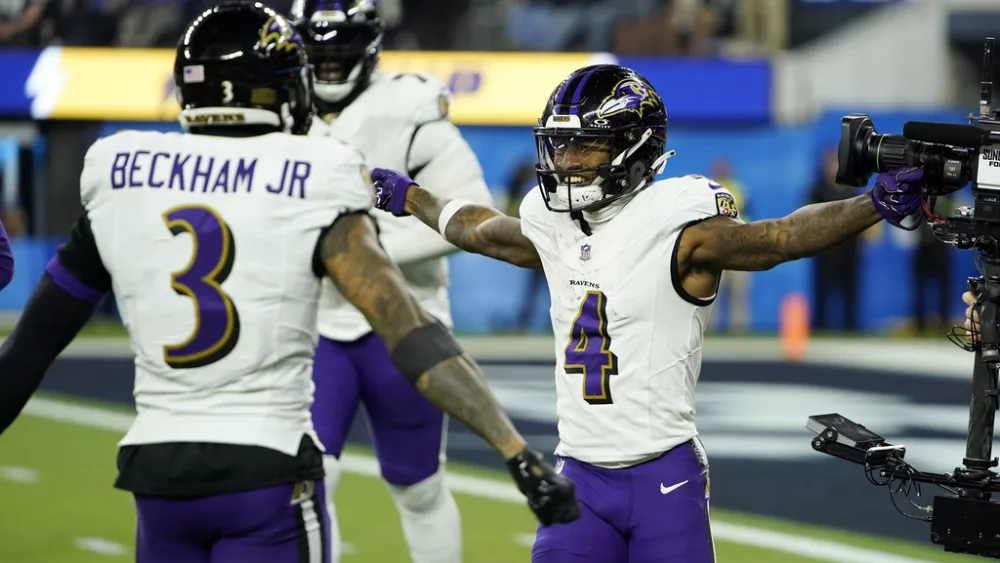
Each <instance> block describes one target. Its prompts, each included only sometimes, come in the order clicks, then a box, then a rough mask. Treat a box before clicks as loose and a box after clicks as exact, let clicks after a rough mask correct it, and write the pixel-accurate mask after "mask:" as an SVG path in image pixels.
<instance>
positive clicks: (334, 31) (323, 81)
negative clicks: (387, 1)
mask: <svg viewBox="0 0 1000 563" xmlns="http://www.w3.org/2000/svg"><path fill="white" fill-rule="evenodd" d="M306 25H307V27H306V28H305V29H302V33H303V36H304V38H305V41H306V52H307V53H308V55H309V61H310V63H312V65H313V87H314V91H315V94H316V97H317V98H319V99H320V100H322V101H324V102H329V103H336V102H339V101H341V100H343V99H344V98H347V97H348V96H350V95H351V93H353V92H354V91H355V90H356V89H357V88H358V87H359V85H361V84H362V83H364V82H366V81H367V79H368V77H369V76H370V75H371V72H372V71H373V70H374V67H375V62H376V61H377V57H378V54H379V52H380V51H381V48H382V28H381V25H380V24H379V23H378V22H377V21H375V22H358V23H354V22H352V23H348V22H345V21H344V16H343V13H342V12H316V13H314V14H313V15H312V16H311V17H310V18H309V21H308V22H307V24H306Z"/></svg>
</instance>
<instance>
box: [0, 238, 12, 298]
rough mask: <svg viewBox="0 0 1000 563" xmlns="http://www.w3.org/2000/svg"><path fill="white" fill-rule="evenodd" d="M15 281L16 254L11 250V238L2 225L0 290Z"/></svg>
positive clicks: (0, 239)
mask: <svg viewBox="0 0 1000 563" xmlns="http://www.w3.org/2000/svg"><path fill="white" fill-rule="evenodd" d="M12 279H14V253H13V252H12V251H11V249H10V238H8V237H7V231H6V230H5V229H4V228H3V223H0V289H3V288H5V287H7V284H9V283H10V280H12Z"/></svg>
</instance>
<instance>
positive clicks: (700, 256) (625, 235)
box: [372, 65, 922, 563]
mask: <svg viewBox="0 0 1000 563" xmlns="http://www.w3.org/2000/svg"><path fill="white" fill-rule="evenodd" d="M539 123H540V125H539V127H536V128H535V132H534V135H535V141H536V144H537V147H538V165H537V175H538V183H539V188H538V189H537V190H535V191H533V192H532V193H531V194H529V195H528V196H527V197H526V198H525V199H524V200H523V202H522V203H521V208H520V219H515V218H511V217H508V216H505V215H503V214H501V213H499V212H498V211H496V210H494V209H490V208H488V207H483V206H480V205H476V204H474V203H473V202H469V201H463V200H460V199H451V200H448V199H445V198H441V197H438V196H436V195H434V194H433V193H431V192H430V191H428V190H425V189H423V188H421V187H419V186H417V185H416V184H415V183H414V181H413V180H412V179H410V178H408V177H406V176H405V175H403V174H401V173H398V172H393V171H390V170H381V169H377V170H373V172H372V178H373V179H374V180H375V185H376V188H377V190H378V191H377V193H378V202H377V204H376V205H377V206H378V207H379V208H381V209H385V210H388V211H391V212H392V214H393V215H397V216H406V215H408V214H412V215H414V216H416V217H418V218H419V219H420V220H421V221H423V222H424V223H426V224H427V225H428V226H430V227H432V228H437V229H438V230H439V232H440V233H441V234H442V235H444V237H445V238H446V239H447V240H448V241H449V242H451V243H452V244H454V245H455V246H458V247H459V248H461V249H463V250H466V251H469V252H475V253H478V254H483V255H486V256H492V257H494V258H497V259H500V260H504V261H507V262H510V263H512V264H516V265H519V266H524V267H529V268H542V269H543V270H544V272H545V276H546V279H547V281H548V284H549V291H550V293H551V296H552V307H551V315H552V328H553V331H554V333H555V335H556V346H555V352H556V389H557V393H558V399H557V412H558V418H559V440H560V441H559V446H558V448H557V450H556V454H557V456H558V462H557V465H556V467H557V468H558V469H560V470H561V473H562V474H563V475H566V476H568V477H570V478H571V479H573V481H574V482H575V483H576V487H577V492H578V495H579V498H580V505H581V512H582V515H581V517H580V519H579V520H577V521H575V522H573V523H571V524H567V525H562V526H553V527H548V528H540V529H539V531H538V535H537V537H536V540H535V544H534V548H533V554H532V561H534V562H536V563H537V562H546V563H570V562H574V563H577V562H581V561H592V562H595V563H597V562H599V563H646V562H654V561H684V562H685V563H707V562H709V561H713V560H714V553H713V551H714V548H713V543H712V536H711V531H710V526H709V520H708V500H709V486H708V483H709V478H708V461H707V459H706V456H705V451H704V449H703V448H702V445H701V443H700V441H699V439H698V438H697V435H698V432H697V430H696V427H695V422H694V405H695V400H694V397H695V384H696V383H697V381H698V376H699V373H700V370H701V357H702V343H703V336H704V331H705V326H706V325H707V323H708V315H709V310H710V308H711V306H712V302H713V300H714V298H715V294H716V291H717V288H718V285H719V279H720V276H722V275H724V274H723V272H724V271H725V270H766V269H769V268H773V267H775V266H777V265H779V264H781V263H783V262H788V261H791V260H797V259H799V258H804V257H807V256H813V255H815V254H818V253H820V252H823V251H824V250H826V249H828V248H831V247H833V246H834V245H836V244H838V243H840V242H843V241H845V240H847V239H849V238H851V237H853V236H856V235H858V234H859V233H861V232H862V231H864V230H865V229H867V228H869V227H871V226H872V225H874V224H876V223H877V222H879V221H880V220H882V219H883V218H885V219H886V220H888V221H889V222H891V223H895V224H898V223H899V222H900V221H902V220H904V219H905V218H907V217H908V216H910V215H912V214H913V213H915V212H918V211H919V209H920V184H921V181H922V172H921V171H920V170H919V169H907V170H901V171H896V172H892V173H885V174H881V175H880V176H879V177H878V179H877V182H876V184H875V188H874V190H873V191H872V192H871V193H868V194H865V195H860V196H857V197H854V198H852V199H848V200H843V201H837V202H831V203H824V204H818V205H810V206H807V207H803V208H801V209H799V210H798V211H796V212H794V213H792V214H791V215H789V216H787V217H784V218H781V219H768V220H762V221H754V222H751V223H745V222H743V221H741V220H740V215H739V210H738V209H737V207H736V202H735V200H734V198H733V196H732V194H730V193H729V192H728V191H727V190H726V189H725V188H724V187H723V186H721V185H719V184H717V183H715V182H713V181H712V180H710V179H708V178H704V177H701V176H682V177H677V178H669V179H664V180H660V181H656V180H655V177H656V176H657V174H659V173H660V172H662V170H663V168H664V165H665V163H666V159H667V158H668V156H669V155H671V154H672V151H671V152H670V153H665V152H664V151H665V147H666V139H667V112H666V109H665V108H664V105H663V102H662V101H661V99H660V97H659V95H657V93H656V91H655V90H654V89H653V87H652V86H651V85H650V84H649V82H647V81H646V79H644V78H643V77H642V76H640V75H638V74H637V73H635V72H633V71H631V70H629V69H627V68H623V67H620V66H615V65H597V66H589V67H586V68H582V69H580V70H577V71H576V72H574V73H572V74H571V75H570V76H569V77H568V78H567V79H566V80H564V81H563V82H562V83H561V84H559V86H558V87H557V88H556V89H555V91H554V92H553V93H552V95H551V97H550V98H549V101H548V104H547V106H546V107H545V111H544V113H543V115H542V117H541V120H540V122H539Z"/></svg>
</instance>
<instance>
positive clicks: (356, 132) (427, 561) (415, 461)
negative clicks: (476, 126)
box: [291, 0, 492, 563]
mask: <svg viewBox="0 0 1000 563" xmlns="http://www.w3.org/2000/svg"><path fill="white" fill-rule="evenodd" d="M291 20H292V21H293V22H294V24H295V25H296V27H297V28H298V29H299V33H300V34H301V35H302V37H303V40H304V41H305V43H306V48H307V50H308V51H309V60H310V62H311V63H312V64H313V80H314V81H313V91H314V93H315V101H314V103H315V104H316V109H317V116H316V118H315V120H314V123H313V126H312V129H310V131H309V134H310V135H315V136H317V137H323V136H332V137H334V138H337V139H340V140H343V141H345V142H349V143H351V144H352V145H354V146H356V147H358V148H359V149H360V150H361V152H362V153H364V155H365V161H366V163H367V164H368V165H369V166H371V167H375V166H381V167H386V168H394V169H399V170H406V171H407V173H408V174H409V175H410V176H411V177H414V178H417V179H419V180H420V181H421V182H425V183H427V184H428V185H429V186H432V189H434V190H437V191H436V192H435V193H436V194H438V195H439V196H441V197H444V198H448V199H451V198H462V199H468V200H471V201H474V202H475V203H476V204H478V205H483V206H489V205H491V203H492V200H491V198H490V192H489V188H487V186H486V183H485V181H484V180H483V174H482V169H481V168H480V166H479V161H478V160H477V159H476V155H475V154H474V153H473V152H472V149H470V148H469V145H468V144H467V143H466V142H465V140H464V139H462V135H461V133H459V131H458V128H457V127H455V126H454V125H453V124H452V123H451V122H450V121H449V119H448V106H449V103H450V100H451V93H450V92H449V91H448V90H447V89H446V88H444V87H443V86H442V85H441V84H440V83H439V82H438V81H436V80H435V79H433V78H431V77H429V76H425V75H418V74H381V73H377V72H375V67H376V65H377V64H378V59H379V53H380V52H381V50H382V35H383V31H384V26H383V22H382V19H381V18H380V16H379V12H378V10H377V9H376V8H375V5H374V3H373V2H371V1H370V0H361V1H357V0H344V1H333V0H299V1H297V2H296V3H295V4H294V5H293V7H292V13H291ZM376 220H377V224H378V230H379V240H380V241H381V243H382V246H383V248H384V249H385V252H386V254H387V255H388V256H389V258H390V259H392V260H393V261H394V262H395V263H396V264H397V265H398V266H399V267H400V270H401V271H402V272H403V275H404V276H405V278H406V282H407V284H408V285H409V286H410V290H411V291H412V292H413V294H414V296H415V297H416V298H417V301H419V302H420V305H421V306H422V307H423V308H424V309H426V310H427V312H428V313H430V314H431V315H432V316H433V317H435V318H436V319H437V320H438V321H440V322H441V323H442V324H443V325H445V326H447V327H449V328H450V327H451V326H452V323H451V308H450V305H449V300H448V263H447V260H446V259H445V255H446V254H449V253H451V252H454V251H456V250H458V249H457V248H455V247H454V246H452V245H451V244H449V243H448V242H447V241H446V240H444V239H443V238H441V236H440V235H439V234H438V233H437V232H436V231H435V230H433V229H430V228H428V227H427V226H425V225H424V224H423V223H421V222H420V221H419V220H417V219H416V218H414V217H403V218H398V217H393V216H391V215H387V214H384V213H379V214H377V215H376ZM320 303H321V306H320V312H319V333H320V336H321V338H320V341H319V346H318V347H317V349H316V362H315V364H314V366H313V380H314V381H315V384H316V401H315V403H313V423H314V424H315V426H316V432H317V434H318V435H319V438H320V441H321V442H322V443H323V445H324V446H325V448H326V456H324V467H325V469H326V485H327V487H326V494H327V497H328V498H327V500H328V503H329V507H330V509H329V512H330V515H331V518H332V519H333V525H332V526H331V528H332V533H331V537H330V541H331V550H332V553H333V560H334V561H338V560H339V558H340V551H341V550H340V543H341V542H340V534H339V526H338V525H337V521H336V512H335V509H334V503H333V500H334V493H335V491H336V489H337V484H338V482H339V481H340V462H339V458H340V456H341V452H342V451H343V449H344V442H345V441H346V440H347V435H348V431H349V430H350V428H351V423H352V422H353V420H354V418H355V413H356V412H357V409H358V404H359V403H360V404H363V405H364V407H365V412H366V414H367V418H368V428H369V433H370V434H371V437H372V442H373V444H374V446H375V454H376V456H377V457H378V460H379V465H380V467H381V472H382V477H383V478H384V479H385V480H386V482H387V483H388V489H389V492H390V494H391V496H392V498H393V500H394V501H395V503H396V506H397V508H398V509H399V514H400V519H401V520H402V527H403V534H404V536H405V538H406V542H407V544H408V545H409V548H410V555H411V557H412V559H413V561H414V563H457V562H458V561H461V556H462V530H461V519H460V517H459V513H458V506H457V505H456V504H455V499H454V498H453V497H452V495H451V492H450V491H448V489H447V488H446V486H445V483H444V480H443V477H444V470H443V462H444V454H445V437H446V435H447V425H446V421H445V417H444V415H443V414H442V413H441V411H440V410H438V409H436V408H434V405H432V404H431V403H430V402H429V401H427V400H426V399H425V398H424V397H421V396H420V394H419V393H418V392H417V391H416V390H415V389H414V388H413V386H412V385H409V384H407V383H406V381H405V380H404V379H403V378H402V377H401V376H400V374H399V370H398V369H397V368H396V366H395V365H394V364H393V362H392V359H391V356H390V354H389V349H388V348H387V347H386V344H385V341H384V340H383V339H382V338H380V337H379V336H378V335H377V334H375V333H374V332H373V331H372V326H371V324H370V323H368V322H367V321H366V320H365V316H364V315H363V314H362V313H361V312H360V311H359V310H358V309H357V308H355V307H354V306H352V305H351V303H350V301H349V300H348V299H345V297H344V296H343V295H341V294H340V293H339V292H338V291H337V289H336V288H335V287H334V285H333V284H332V283H330V282H324V284H323V293H322V297H321V301H320Z"/></svg>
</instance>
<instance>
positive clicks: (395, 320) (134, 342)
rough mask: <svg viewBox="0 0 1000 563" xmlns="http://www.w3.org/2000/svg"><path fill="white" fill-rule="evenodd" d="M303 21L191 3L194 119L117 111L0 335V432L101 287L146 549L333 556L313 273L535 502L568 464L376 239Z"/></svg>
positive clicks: (363, 183)
mask: <svg viewBox="0 0 1000 563" xmlns="http://www.w3.org/2000/svg"><path fill="white" fill-rule="evenodd" d="M310 76H311V71H310V68H309V65H308V62H307V58H306V55H305V49H304V47H303V45H302V42H301V38H300V37H299V35H298V34H297V33H296V32H295V31H294V29H293V28H292V26H291V24H289V23H288V22H287V21H286V20H285V19H284V18H283V17H282V16H280V15H278V14H276V13H275V12H274V11H272V10H271V9H269V8H266V7H264V6H263V5H262V4H260V3H227V4H223V5H221V6H217V7H214V8H211V9H209V10H207V11H206V12H204V13H202V14H201V15H200V16H199V17H198V18H197V19H196V20H195V21H194V22H193V23H192V24H191V25H190V26H189V27H188V28H187V30H186V31H185V33H184V35H183V36H182V38H181V41H180V43H179V45H178V49H177V58H176V62H175V65H174V79H175V81H176V83H177V89H178V92H179V101H180V104H181V107H182V111H181V115H180V120H181V124H182V125H183V127H184V129H185V130H187V132H188V133H190V134H175V133H157V132H121V133H119V134H116V135H113V136H111V137H107V138H105V139H101V140H98V141H97V142H96V143H95V144H94V145H93V146H92V147H91V148H90V150H89V151H88V153H87V155H86V158H85V162H84V170H83V172H82V174H81V180H80V184H81V185H80V193H81V199H82V201H83V204H84V208H85V213H84V214H83V216H82V217H81V218H80V220H79V221H78V222H77V224H76V226H75V227H74V229H73V231H72V234H71V236H70V238H69V241H68V242H67V243H66V244H65V245H63V246H62V247H61V248H60V249H59V252H58V255H57V256H56V257H55V258H54V259H53V260H52V261H51V262H50V263H49V264H48V267H47V268H46V274H45V276H44V277H43V278H42V280H41V281H40V282H39V284H38V286H37V287H36V289H35V292H34V294H33V296H32V297H31V299H30V301H29V302H28V304H27V306H26V308H25V310H24V313H23V315H22V316H21V318H20V320H19V322H18V324H17V327H16V328H15V330H14V332H13V333H12V334H11V336H10V337H9V338H8V339H7V340H6V341H4V343H3V345H2V347H0V432H2V431H3V430H4V429H6V428H7V427H8V426H9V425H10V423H11V422H12V421H13V419H14V418H15V417H16V415H17V414H18V413H19V412H20V410H21V409H22V408H23V407H24V404H25V403H26V402H27V400H28V398H29V396H30V395H31V393H32V392H33V391H34V389H35V388H36V387H37V386H38V384H39V382H40V380H41V378H42V376H43V374H44V373H45V371H46V369H47V368H48V367H49V365H50V364H51V362H52V361H53V360H54V359H55V357H56V356H57V355H58V354H59V352H60V351H61V350H62V349H63V348H64V347H65V346H66V345H67V344H68V343H69V342H70V341H71V340H72V339H73V337H74V336H75V335H76V333H77V332H78V330H79V329H80V328H81V327H82V326H83V325H84V324H85V323H86V321H87V319H88V317H89V316H90V313H91V312H92V311H93V308H94V304H95V302H96V301H97V300H98V299H99V298H100V297H101V296H102V295H103V294H105V293H106V292H108V291H111V290H113V291H114V293H115V296H116V297H117V299H118V304H119V306H120V307H121V312H122V317H123V320H124V323H125V326H126V328H127V329H128V331H129V336H130V344H131V347H132V350H133V352H134V353H135V357H136V360H135V367H136V374H135V391H134V393H135V401H136V409H137V411H138V412H137V416H136V418H135V421H134V423H133V425H132V427H131V428H130V430H129V432H128V433H127V435H126V436H125V437H124V438H123V439H122V441H121V442H120V446H121V448H120V450H119V456H118V468H119V474H118V478H117V480H116V483H115V484H116V486H117V487H118V488H120V489H124V490H127V491H131V492H132V493H133V494H134V496H135V502H136V509H137V512H138V529H137V540H136V552H137V560H138V561H139V562H140V563H155V562H161V561H162V562H178V561H183V562H186V563H196V562H213V563H214V562H240V563H254V562H264V561H267V562H287V563H293V562H295V563H298V562H304V561H315V562H319V561H329V555H328V553H327V542H326V539H325V537H324V535H326V534H327V533H328V532H329V520H328V517H327V515H326V514H325V502H324V501H323V499H324V497H325V493H324V491H323V486H324V485H323V480H322V479H323V464H322V457H321V449H322V447H321V445H319V442H318V440H317V438H316V436H315V433H314V431H313V426H312V422H311V415H310V410H309V409H310V405H311V402H312V398H313V384H312V379H311V372H312V362H313V351H314V348H315V344H316V309H317V305H318V300H319V290H320V283H319V282H320V277H321V276H322V275H327V276H329V277H330V278H331V279H332V280H333V282H334V283H335V284H336V286H337V288H338V290H339V291H340V293H341V294H342V295H344V297H345V298H346V299H347V300H348V301H350V303H351V304H352V305H354V306H355V307H357V308H358V309H359V310H361V311H362V312H363V313H364V315H365V317H366V319H367V320H368V322H370V323H371V324H372V326H373V327H374V330H375V331H376V332H377V333H378V334H379V336H381V337H382V338H383V339H385V341H386V344H387V347H388V348H389V350H391V353H390V358H391V361H392V362H393V363H394V364H395V365H396V367H397V368H398V369H399V372H400V373H401V374H402V375H400V377H401V378H406V379H409V380H410V381H411V382H413V383H414V384H415V385H416V386H417V388H418V389H420V391H421V392H422V393H423V395H424V396H426V397H427V398H428V399H429V400H430V401H431V402H433V403H434V404H435V405H437V406H439V407H440V408H442V409H444V410H446V411H447V412H449V413H450V414H452V415H453V416H455V417H456V418H458V419H459V420H462V421H463V422H465V423H466V424H468V425H469V426H470V427H471V428H473V429H475V431H476V432H478V433H479V434H480V435H482V436H483V437H484V438H485V439H486V440H487V441H489V442H490V443H491V444H492V445H493V446H494V447H495V448H496V449H497V450H498V451H499V453H500V454H501V455H502V456H503V457H504V458H505V459H507V460H508V464H509V467H510V470H511V472H512V474H513V475H514V477H515V480H516V481H517V482H518V486H519V487H520V488H521V489H522V490H523V491H525V493H526V495H527V496H528V497H529V504H530V505H531V506H532V508H533V509H534V510H535V511H536V514H537V515H538V516H539V518H540V519H541V521H543V522H545V523H547V524H549V523H553V522H562V521H566V520H572V519H573V518H575V517H576V513H575V511H576V510H577V508H576V504H575V503H576V501H575V498H574V496H573V489H572V484H571V483H570V482H569V481H568V480H567V479H566V478H564V477H561V476H559V475H556V474H555V473H554V472H552V470H551V468H550V467H548V466H547V465H545V464H544V463H542V462H541V461H540V459H539V457H538V455H537V454H536V453H534V452H532V451H531V450H529V449H527V448H526V447H525V444H524V441H523V440H522V438H521V437H520V436H519V435H518V434H517V432H516V430H515V429H514V428H513V427H512V426H511V424H510V421H509V420H508V419H507V417H506V415H505V414H504V413H503V412H502V411H501V410H500V408H499V406H498V403H497V402H496V400H495V398H494V397H493V395H492V394H491V393H490V391H489V388H488V386H487V385H486V383H485V381H484V378H483V376H482V373H481V372H480V371H479V369H478V367H477V366H476V365H475V363H474V362H473V361H472V360H471V359H469V358H468V357H467V356H466V355H464V354H463V353H462V350H461V348H460V347H459V346H458V344H457V343H456V342H455V340H454V339H453V338H452V336H451V335H450V333H449V332H448V331H447V330H446V329H445V328H444V327H443V326H442V325H441V324H440V323H437V322H434V321H433V319H432V318H431V317H430V316H428V315H427V314H426V313H425V312H424V311H423V310H422V309H421V308H420V306H419V305H418V303H417V301H416V300H415V299H414V298H413V297H412V296H411V295H410V293H409V291H408V290H407V288H406V285H405V282H404V280H403V278H402V276H401V275H400V273H399V270H398V269H397V268H396V267H395V266H394V265H393V264H392V262H391V261H390V260H389V259H388V258H387V257H386V255H385V254H384V252H383V251H382V250H381V249H380V248H379V244H378V238H377V235H376V230H375V226H374V224H373V223H372V220H371V218H370V217H369V215H368V211H369V209H370V205H371V202H372V199H373V196H374V193H373V190H372V187H371V185H370V180H369V179H368V177H367V168H366V167H365V165H364V162H363V160H362V156H361V154H360V153H359V152H358V151H357V150H356V149H354V148H353V147H351V146H349V145H347V144H345V143H343V142H341V141H338V140H336V139H319V138H315V139H313V138H307V137H305V136H304V135H303V134H304V133H305V132H306V130H307V129H308V128H309V126H310V121H311V117H312V103H311V86H310Z"/></svg>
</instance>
